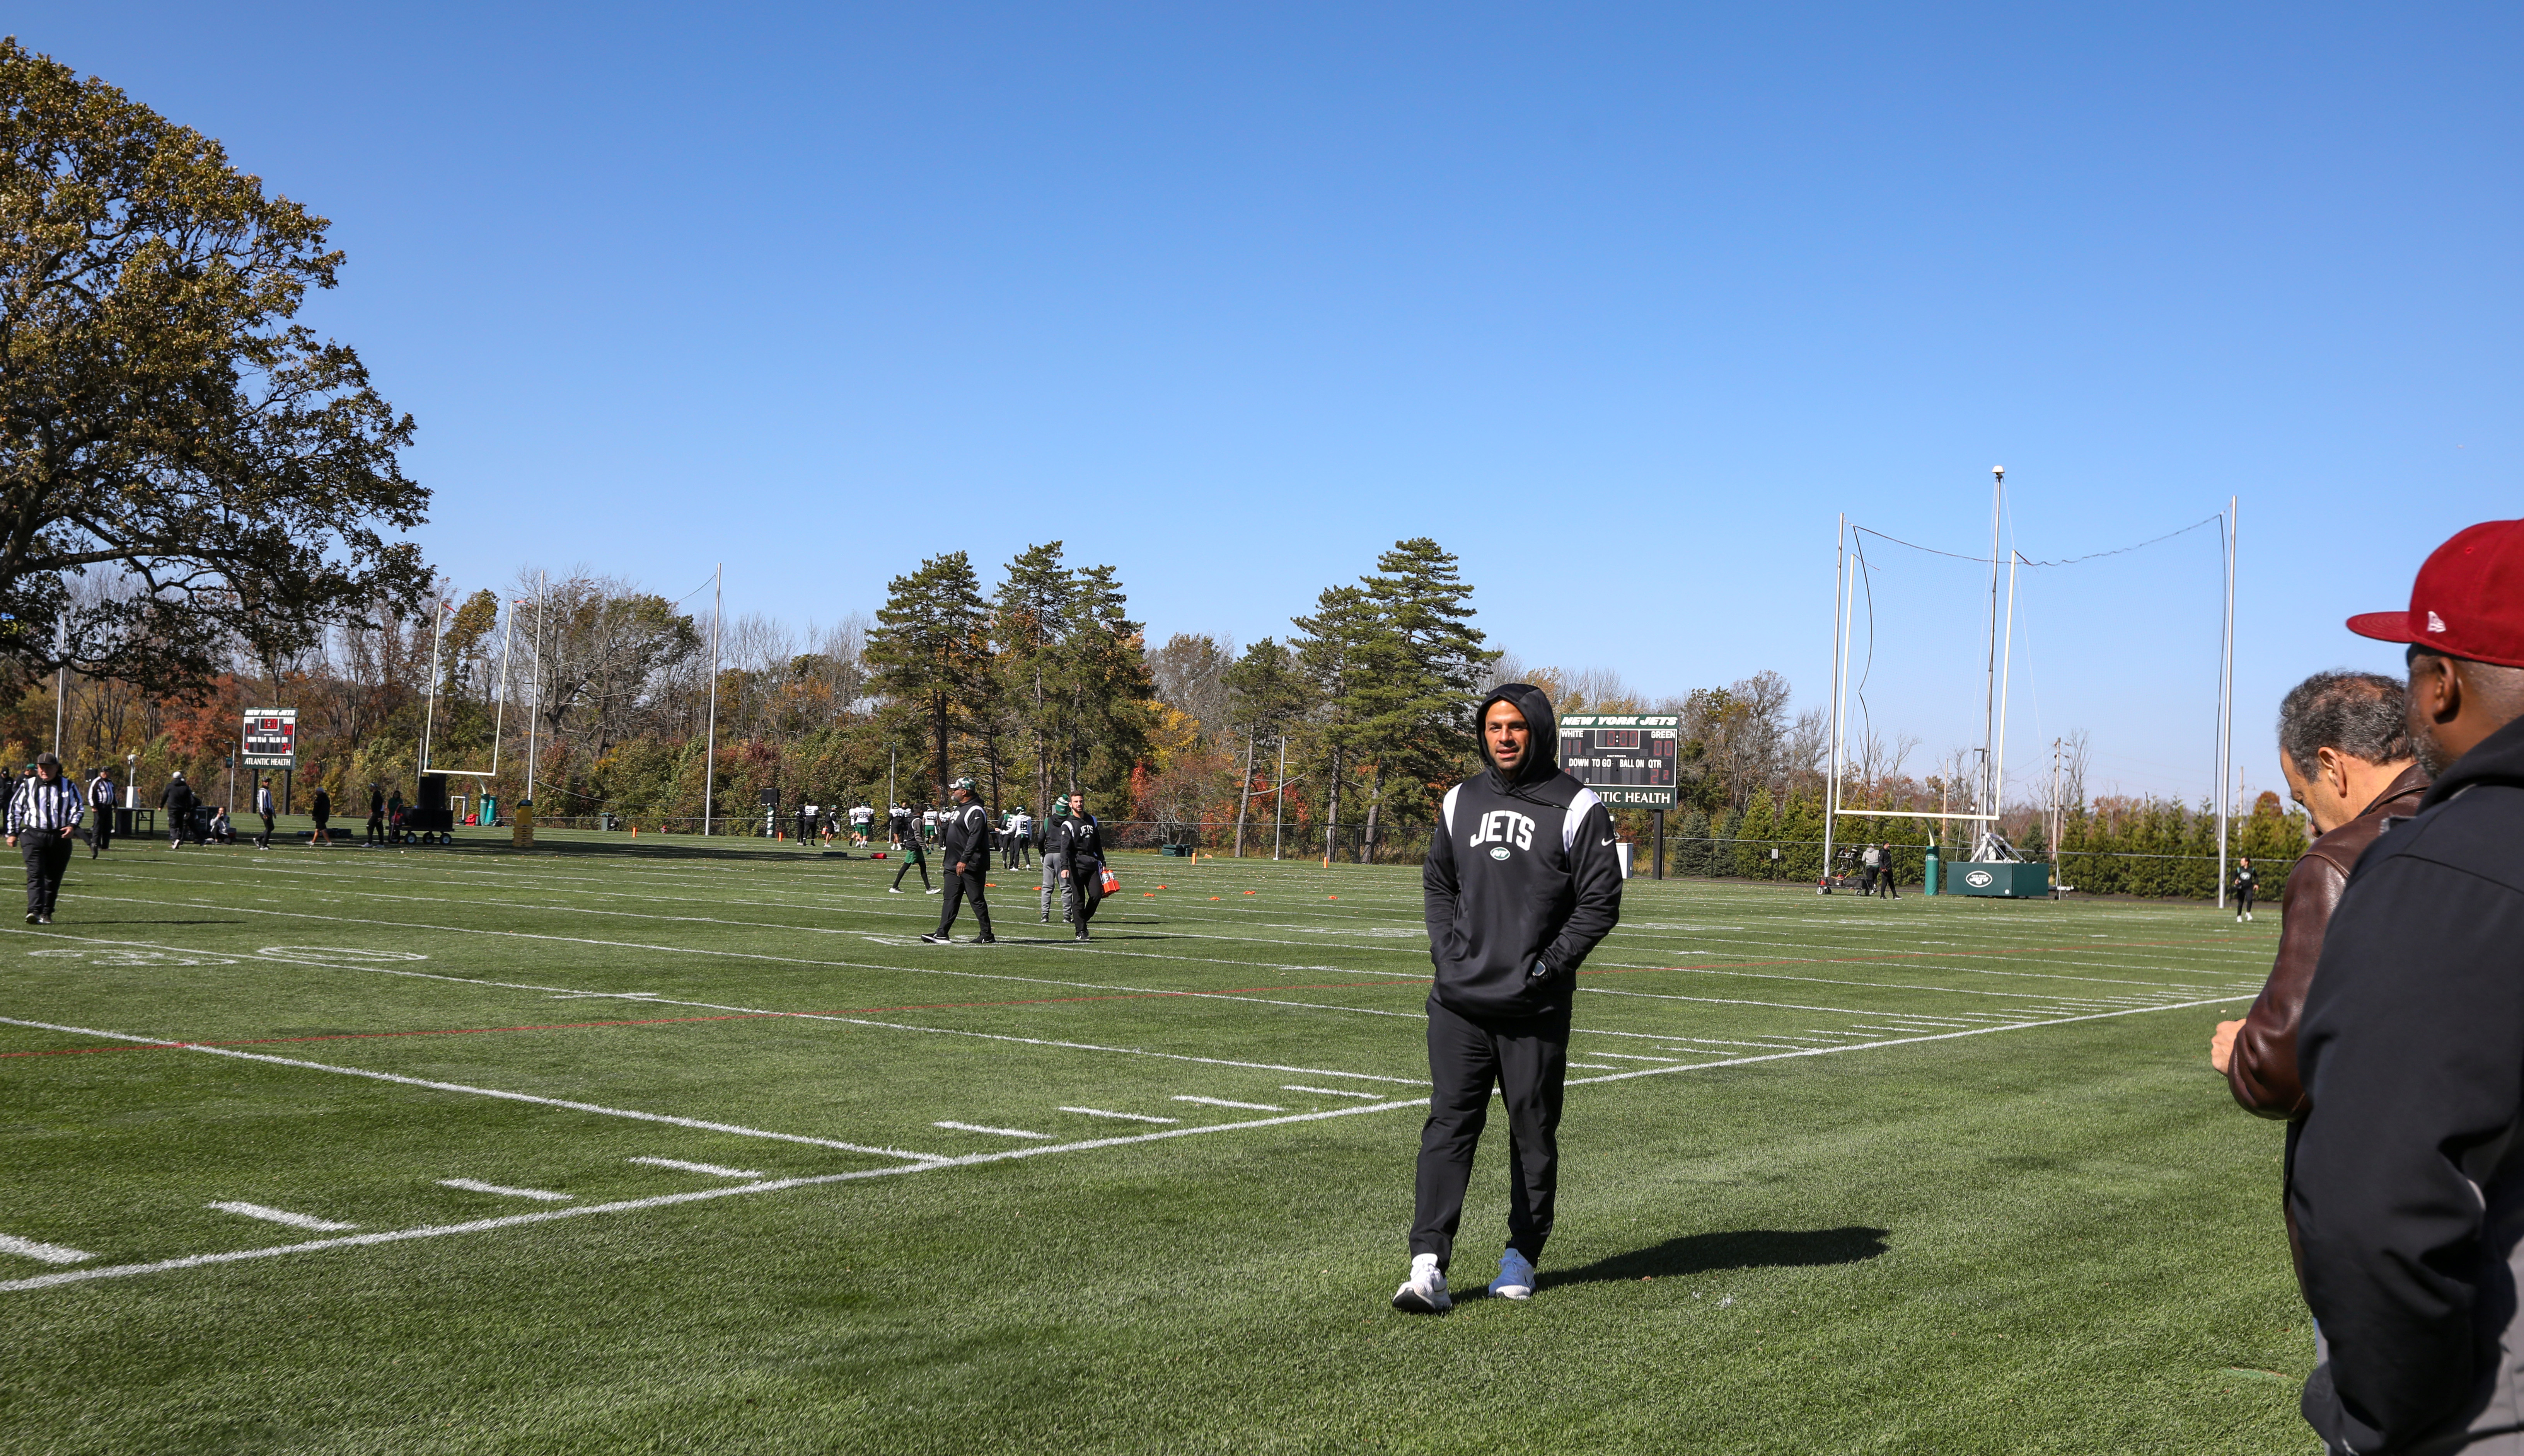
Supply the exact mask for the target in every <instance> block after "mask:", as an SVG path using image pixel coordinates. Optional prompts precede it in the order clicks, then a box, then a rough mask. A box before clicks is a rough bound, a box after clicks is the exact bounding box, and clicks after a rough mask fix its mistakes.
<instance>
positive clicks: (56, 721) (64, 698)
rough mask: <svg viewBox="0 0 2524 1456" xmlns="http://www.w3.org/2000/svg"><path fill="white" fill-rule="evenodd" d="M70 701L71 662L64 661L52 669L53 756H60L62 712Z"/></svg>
mask: <svg viewBox="0 0 2524 1456" xmlns="http://www.w3.org/2000/svg"><path fill="white" fill-rule="evenodd" d="M70 701H71V664H69V663H68V662H64V663H63V664H62V665H61V666H60V667H59V668H56V669H55V670H54V681H53V756H54V757H56V758H58V757H60V756H62V712H63V710H64V709H65V708H67V707H68V706H69V705H70Z"/></svg>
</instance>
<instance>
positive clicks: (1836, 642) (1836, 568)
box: [1657, 510, 1849, 884]
mask: <svg viewBox="0 0 2524 1456" xmlns="http://www.w3.org/2000/svg"><path fill="white" fill-rule="evenodd" d="M1831 571H1832V576H1831V778H1830V781H1829V783H1828V784H1827V785H1826V787H1825V788H1824V790H1823V799H1822V803H1823V812H1822V878H1823V881H1824V883H1825V884H1828V883H1830V881H1831V844H1832V831H1833V829H1834V828H1835V827H1836V826H1837V825H1838V824H1839V822H1840V718H1841V714H1840V695H1841V680H1842V679H1843V678H1844V677H1846V676H1847V671H1846V668H1845V665H1844V664H1845V663H1846V662H1847V660H1848V658H1847V656H1846V655H1845V649H1846V646H1847V643H1848V636H1847V633H1846V631H1845V630H1844V623H1845V622H1846V620H1847V612H1848V603H1849V512H1848V511H1846V510H1844V511H1842V512H1841V513H1840V518H1839V520H1838V521H1836V522H1834V523H1833V526H1832V535H1831ZM1662 838H1663V837H1662V836H1660V837H1659V840H1660V842H1659V844H1658V846H1657V849H1658V859H1659V861H1660V865H1661V864H1662V861H1663V858H1664V849H1665V846H1664V844H1663V842H1662Z"/></svg>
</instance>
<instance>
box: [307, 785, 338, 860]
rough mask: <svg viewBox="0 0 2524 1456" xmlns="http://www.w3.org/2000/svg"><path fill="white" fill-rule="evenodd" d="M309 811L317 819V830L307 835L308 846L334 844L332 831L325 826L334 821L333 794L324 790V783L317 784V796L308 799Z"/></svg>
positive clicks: (311, 847) (309, 814) (310, 847)
mask: <svg viewBox="0 0 2524 1456" xmlns="http://www.w3.org/2000/svg"><path fill="white" fill-rule="evenodd" d="M307 813H308V817H310V818H312V819H314V820H315V833H314V834H311V835H309V836H308V837H307V845H308V848H309V849H314V848H315V846H317V845H330V844H332V843H333V834H332V831H331V830H329V829H326V828H325V827H324V826H325V825H327V824H330V823H331V822H333V796H332V795H330V794H327V793H325V792H324V786H323V785H321V784H318V785H316V786H315V798H314V799H313V800H311V801H308V804H307Z"/></svg>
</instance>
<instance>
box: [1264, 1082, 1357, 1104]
mask: <svg viewBox="0 0 2524 1456" xmlns="http://www.w3.org/2000/svg"><path fill="white" fill-rule="evenodd" d="M1280 1091H1282V1092H1312V1093H1314V1094H1315V1095H1316V1096H1319V1097H1357V1098H1359V1099H1360V1100H1361V1101H1367V1102H1373V1101H1375V1100H1376V1093H1374V1092H1342V1091H1341V1090H1340V1089H1339V1088H1336V1087H1299V1086H1298V1085H1296V1084H1295V1083H1293V1082H1284V1083H1282V1084H1281V1085H1280Z"/></svg>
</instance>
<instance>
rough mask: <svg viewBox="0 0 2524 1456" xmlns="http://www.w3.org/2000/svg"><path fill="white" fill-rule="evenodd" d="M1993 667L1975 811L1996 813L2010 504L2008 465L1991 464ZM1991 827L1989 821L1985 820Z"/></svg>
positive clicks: (1986, 691) (1984, 702)
mask: <svg viewBox="0 0 2524 1456" xmlns="http://www.w3.org/2000/svg"><path fill="white" fill-rule="evenodd" d="M1989 475H1990V488H1989V668H1988V677H1987V680H1986V682H1985V685H1984V687H1983V689H1982V696H1981V719H1980V790H1981V792H1980V793H1979V794H1978V795H1977V796H1975V797H1976V798H1977V799H1979V802H1978V803H1975V804H1973V805H1972V808H1973V809H1974V811H1975V812H1978V813H1983V814H1994V813H1997V812H1998V806H1997V805H1996V804H1995V803H1993V802H1991V801H1992V800H1994V799H1996V798H1997V786H1996V785H1995V784H1993V783H1992V782H1991V781H1990V760H1991V757H1992V756H1993V754H1994V753H1995V752H1996V750H1997V748H1998V539H1999V514H2000V511H2001V510H2002V509H2003V508H2004V507H2005V506H2006V503H2007V467H2006V466H2005V465H1992V466H1990V467H1989ZM1981 827H1982V828H1984V829H1986V828H1988V827H1989V821H1987V820H1983V821H1981Z"/></svg>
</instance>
